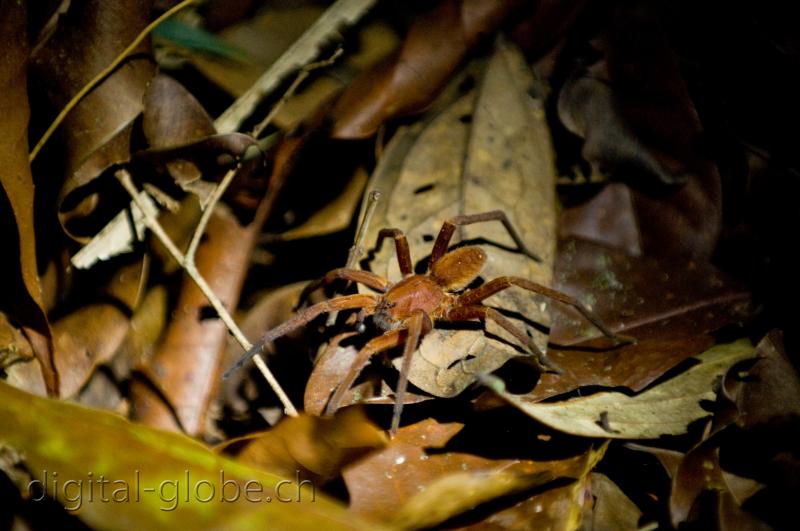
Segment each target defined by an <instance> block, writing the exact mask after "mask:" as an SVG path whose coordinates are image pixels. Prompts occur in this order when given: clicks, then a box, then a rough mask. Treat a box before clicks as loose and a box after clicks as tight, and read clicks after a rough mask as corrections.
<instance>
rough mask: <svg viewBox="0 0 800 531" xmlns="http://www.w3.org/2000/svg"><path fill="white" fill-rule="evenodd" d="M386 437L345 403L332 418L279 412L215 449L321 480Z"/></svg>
mask: <svg viewBox="0 0 800 531" xmlns="http://www.w3.org/2000/svg"><path fill="white" fill-rule="evenodd" d="M387 440H388V439H387V436H386V433H385V432H384V431H383V430H382V429H380V428H378V427H377V426H375V425H374V424H372V422H370V421H369V420H368V419H367V416H366V415H365V414H364V411H363V410H362V409H359V408H347V409H344V410H342V411H340V412H339V413H338V414H337V415H336V416H335V417H333V418H320V417H315V416H311V415H301V416H299V417H291V418H285V419H283V420H282V421H281V422H280V423H278V425H277V426H275V427H274V428H272V429H269V430H267V431H262V432H255V433H250V434H248V435H245V436H243V437H238V438H236V439H231V440H229V441H226V442H224V443H223V444H221V445H219V446H217V448H216V450H217V451H219V452H223V453H226V454H229V455H233V456H235V458H236V460H237V461H239V462H240V463H246V464H248V465H251V466H255V467H258V468H260V469H261V470H265V471H269V472H272V473H275V474H280V475H283V476H286V477H292V476H294V475H295V474H296V473H297V471H298V470H299V471H300V472H301V473H302V475H303V477H308V478H311V480H312V481H314V482H315V484H319V485H321V484H322V483H325V482H328V481H330V480H331V479H333V478H335V477H336V476H338V475H339V473H340V471H341V469H342V467H344V466H346V465H348V464H349V463H352V462H354V461H356V460H358V459H359V458H361V457H363V456H365V455H366V454H367V453H369V452H371V451H373V450H375V449H378V448H382V447H383V446H385V445H386V442H387Z"/></svg>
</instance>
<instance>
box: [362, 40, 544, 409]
mask: <svg viewBox="0 0 800 531" xmlns="http://www.w3.org/2000/svg"><path fill="white" fill-rule="evenodd" d="M533 83H534V80H533V78H532V76H531V73H530V69H529V68H528V67H527V65H526V64H525V62H524V60H523V59H522V57H521V56H520V55H519V52H518V51H516V50H515V49H514V48H513V47H511V46H510V45H509V44H506V43H504V42H502V41H500V42H499V43H498V45H497V49H496V51H495V53H494V55H493V57H492V59H491V60H490V61H489V63H488V65H487V69H486V73H485V76H484V79H483V81H482V82H481V86H480V90H479V91H478V94H477V95H474V94H472V93H470V94H467V95H465V96H463V97H462V98H460V99H459V100H458V101H457V102H455V103H454V104H452V105H451V106H450V107H449V108H447V109H445V110H444V111H443V112H442V113H441V114H440V115H438V116H437V117H435V118H434V119H433V120H432V122H431V123H430V124H429V125H428V126H427V127H426V128H425V129H424V130H423V131H422V132H420V133H419V136H418V137H417V138H416V139H415V140H413V141H412V142H413V143H412V144H411V145H410V146H409V147H407V148H405V149H408V151H407V152H406V153H405V155H404V159H403V161H402V163H400V162H399V161H397V160H396V159H394V157H395V156H397V154H402V152H403V151H404V150H405V149H397V148H392V147H391V146H390V148H389V149H387V153H386V157H385V161H382V162H381V165H380V166H379V168H378V169H377V170H376V174H375V176H374V177H373V181H372V182H371V183H370V184H369V186H368V188H369V189H372V190H380V191H381V192H383V193H384V194H385V196H386V197H387V199H386V200H385V201H382V202H381V203H379V205H378V207H377V209H376V211H375V216H374V218H373V221H372V224H371V225H370V230H369V232H368V233H367V238H366V241H367V242H374V241H375V239H376V237H377V233H378V231H379V230H380V229H382V228H385V227H396V228H400V229H401V230H403V231H404V232H405V233H406V235H407V237H408V241H409V246H410V249H411V255H412V259H414V260H416V261H418V263H422V264H423V265H424V264H425V260H426V259H427V257H428V256H429V255H430V251H431V248H432V242H433V240H434V239H435V237H436V234H437V233H438V231H439V229H440V228H441V226H442V223H443V222H444V221H445V220H446V219H448V218H450V217H453V216H456V215H459V214H472V213H479V212H486V211H490V210H496V209H502V210H503V211H505V212H506V214H507V215H508V217H509V219H510V221H511V223H512V224H513V225H514V226H515V227H516V228H517V230H518V231H519V232H520V234H521V237H522V239H523V241H524V242H525V244H526V245H527V246H528V248H530V249H533V250H534V252H536V253H537V254H538V255H539V256H540V257H541V258H542V261H541V262H540V263H539V262H534V261H533V260H531V259H530V258H528V257H526V256H525V255H523V254H522V253H520V252H519V251H518V250H517V249H516V248H515V245H514V243H513V241H512V240H511V238H510V236H509V235H508V233H507V232H506V231H505V229H504V228H503V226H502V225H501V224H500V223H479V224H476V225H471V226H467V227H463V228H461V230H460V231H458V232H457V233H456V235H457V236H456V238H454V241H458V240H460V241H462V242H467V241H469V242H472V243H480V244H483V246H484V249H485V250H486V252H487V254H488V256H489V259H488V262H487V264H486V266H485V267H484V270H483V272H482V274H481V278H482V279H483V280H490V279H492V278H495V277H498V276H502V275H513V276H521V277H524V278H527V279H530V280H533V281H535V282H539V283H540V284H544V285H548V284H550V280H551V275H552V264H553V259H554V254H555V191H554V182H555V181H554V179H555V177H554V170H553V161H552V153H551V148H550V139H549V138H550V137H549V133H548V130H547V126H546V124H545V121H544V115H543V112H542V109H541V103H540V102H539V101H537V100H534V99H532V98H531V97H530V96H529V89H530V88H531V86H532V85H533ZM407 138H409V137H404V138H402V139H401V140H398V141H397V142H403V143H406V142H408V141H409V140H407ZM395 149H396V151H395ZM392 159H394V160H392ZM390 247H391V246H388V245H385V246H384V247H383V248H382V249H380V250H377V252H375V253H374V257H371V259H370V260H368V261H367V264H368V266H369V268H370V269H371V270H372V271H374V272H376V273H378V274H380V275H382V276H385V277H386V278H389V279H390V280H393V281H396V280H398V279H399V278H400V273H399V269H398V266H397V262H396V259H395V256H394V250H393V249H391V248H390ZM487 304H488V305H490V306H493V307H499V308H503V309H506V310H508V311H509V312H511V315H512V317H513V316H520V315H522V316H525V319H524V320H523V319H515V321H516V324H517V325H518V326H521V327H524V329H525V330H526V331H527V332H528V333H529V334H530V335H531V336H532V337H534V338H535V341H536V342H537V344H539V345H541V348H542V349H544V347H545V345H546V343H547V338H546V336H545V335H544V334H543V333H542V332H541V331H540V330H539V329H538V327H537V325H546V324H548V322H549V318H548V313H547V307H548V305H549V304H550V303H549V301H548V302H543V301H539V300H537V299H536V297H535V296H533V295H531V294H530V293H524V292H520V291H518V290H514V289H511V290H507V291H504V292H502V293H500V294H498V295H495V296H493V297H491V298H490V299H488V300H487ZM524 352H525V351H524V349H523V348H522V347H521V346H518V345H517V342H516V341H515V340H514V339H513V338H512V337H511V336H510V335H508V333H507V332H505V331H504V330H502V329H501V328H500V327H497V326H496V325H494V324H493V323H489V324H488V325H487V326H486V331H484V330H483V328H482V327H481V328H480V329H477V330H476V329H470V328H469V327H468V326H465V327H463V328H458V327H455V328H454V329H448V330H441V329H434V330H433V331H431V332H430V333H428V334H427V335H426V336H425V338H424V339H423V341H422V343H421V345H420V348H419V351H418V353H417V354H416V355H415V357H414V361H413V362H412V365H411V372H410V374H409V381H411V382H412V383H413V384H414V385H416V386H417V387H420V388H421V389H423V390H425V391H427V392H429V393H432V394H434V395H436V396H445V397H449V396H454V395H456V394H458V393H460V392H461V391H463V390H464V388H466V387H467V386H468V385H470V384H471V383H473V382H474V381H475V374H477V373H479V372H490V371H493V370H495V369H496V368H498V367H499V366H501V365H502V364H503V363H504V362H506V361H507V360H508V359H509V358H511V357H514V356H517V355H519V354H520V353H524Z"/></svg>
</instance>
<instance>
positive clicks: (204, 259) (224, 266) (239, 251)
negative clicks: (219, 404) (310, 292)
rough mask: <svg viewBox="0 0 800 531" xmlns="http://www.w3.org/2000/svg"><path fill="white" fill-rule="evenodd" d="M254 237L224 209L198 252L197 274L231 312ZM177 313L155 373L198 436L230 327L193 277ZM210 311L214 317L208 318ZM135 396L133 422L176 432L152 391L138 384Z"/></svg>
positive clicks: (215, 217)
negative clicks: (226, 325) (198, 273)
mask: <svg viewBox="0 0 800 531" xmlns="http://www.w3.org/2000/svg"><path fill="white" fill-rule="evenodd" d="M255 233H257V231H256V230H255V229H254V228H253V226H244V227H243V226H241V225H240V224H239V222H238V221H237V219H236V218H235V216H234V215H233V214H232V213H231V212H230V210H228V209H227V208H225V207H224V206H223V205H219V206H217V208H216V209H215V212H214V214H212V217H211V220H210V222H209V224H208V228H207V230H206V239H205V241H204V242H203V243H202V244H201V245H200V246H199V248H198V251H197V257H196V262H197V268H198V271H199V272H200V274H201V275H202V276H203V277H204V278H205V279H206V281H207V282H208V284H209V286H211V289H212V290H213V291H214V293H215V294H216V295H217V296H218V297H219V298H220V300H221V301H222V303H223V304H224V305H225V306H226V307H227V308H235V307H236V303H237V301H238V297H239V290H240V289H241V286H242V283H243V282H244V276H245V273H246V264H247V263H248V257H249V254H250V248H251V246H252V244H253V242H254V238H255ZM176 308H177V309H178V312H177V314H176V315H174V316H173V318H172V320H171V322H170V324H169V326H168V327H167V330H166V332H165V336H164V338H163V340H162V342H161V344H160V346H159V348H158V350H157V351H156V353H155V355H154V356H153V358H152V360H151V373H152V374H154V375H157V377H158V381H159V386H160V387H161V389H163V391H164V393H165V394H166V398H168V399H169V400H170V403H171V406H172V407H173V408H174V410H175V412H176V414H177V416H178V419H179V420H180V426H181V428H182V429H184V430H185V431H186V432H187V433H190V434H198V433H200V432H201V430H203V429H204V426H205V415H206V412H207V408H208V404H209V401H210V400H211V398H212V397H213V396H214V394H215V393H216V388H217V386H218V380H219V369H220V362H221V354H222V352H223V350H224V347H225V342H226V336H227V328H225V324H224V323H223V322H222V321H221V320H220V319H219V318H218V317H217V316H216V314H215V313H214V312H213V310H211V307H210V305H209V303H208V300H207V299H206V298H205V295H203V293H202V292H201V291H200V289H199V288H198V287H197V286H196V285H195V284H194V282H193V281H192V280H191V279H189V278H188V277H186V278H185V279H184V281H183V286H182V289H181V295H180V297H179V299H178V301H177V305H176ZM209 311H211V315H207V314H206V313H207V312H209ZM204 312H206V313H204ZM132 393H133V404H134V405H133V407H134V416H135V417H134V418H136V419H137V420H139V421H140V422H142V423H145V424H148V425H153V426H158V427H162V428H165V429H176V428H177V426H178V425H177V424H176V423H175V420H174V418H173V416H172V414H171V413H170V411H169V409H166V408H165V407H164V405H163V404H162V402H161V400H160V398H159V397H157V396H155V395H153V394H152V391H151V390H150V388H149V387H147V386H144V385H141V384H138V383H134V385H133V387H132Z"/></svg>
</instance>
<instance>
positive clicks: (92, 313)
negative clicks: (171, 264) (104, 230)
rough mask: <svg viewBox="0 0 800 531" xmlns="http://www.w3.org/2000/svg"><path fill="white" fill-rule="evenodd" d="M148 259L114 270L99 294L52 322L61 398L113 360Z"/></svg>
mask: <svg viewBox="0 0 800 531" xmlns="http://www.w3.org/2000/svg"><path fill="white" fill-rule="evenodd" d="M148 269H149V259H148V258H147V257H140V258H138V259H136V260H135V261H134V262H133V263H131V264H128V265H125V266H123V267H121V268H120V269H119V271H117V272H115V273H114V274H113V276H112V278H111V280H110V281H109V283H108V285H107V286H106V287H105V289H104V290H103V292H102V293H101V294H100V296H99V297H98V298H99V300H97V301H95V302H92V303H89V304H86V305H85V306H82V307H80V308H79V309H77V310H76V311H74V312H72V313H71V314H69V315H67V316H65V317H63V318H62V319H59V320H58V321H57V322H55V323H54V324H53V335H54V337H55V345H56V368H57V369H58V372H59V375H61V398H71V397H73V396H75V394H76V393H77V392H78V391H79V390H80V388H81V387H82V386H83V385H84V384H85V383H86V381H87V380H88V379H89V377H90V376H91V375H92V372H93V371H94V369H95V367H96V366H97V365H98V364H102V363H105V362H108V361H110V360H111V358H112V356H113V355H114V353H115V352H116V351H117V348H118V347H119V346H120V344H122V341H123V339H124V338H125V335H126V334H127V333H128V330H129V328H130V316H131V315H132V314H133V311H134V310H135V309H136V307H137V306H138V304H139V301H140V300H141V297H142V291H143V288H144V285H145V283H146V282H147V276H148Z"/></svg>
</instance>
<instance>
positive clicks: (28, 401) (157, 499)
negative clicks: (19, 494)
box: [0, 382, 376, 529]
mask: <svg viewBox="0 0 800 531" xmlns="http://www.w3.org/2000/svg"><path fill="white" fill-rule="evenodd" d="M0 403H2V404H3V407H2V408H0V442H2V444H3V445H7V446H9V447H11V448H16V449H20V451H22V450H24V463H25V466H26V468H27V470H28V471H29V472H30V475H31V477H32V478H33V479H34V480H36V481H38V483H37V484H33V485H32V486H31V488H32V489H33V493H36V488H37V487H38V488H42V489H43V490H44V492H45V493H46V494H47V495H49V496H52V497H53V498H55V499H57V500H58V502H59V503H61V504H62V505H63V506H64V507H66V508H68V509H71V510H73V511H74V512H75V513H76V514H77V515H78V516H79V517H80V518H81V519H82V520H83V521H84V522H85V523H86V524H88V525H90V526H92V527H96V528H106V529H125V528H130V527H131V526H133V527H136V528H140V529H156V528H164V527H174V526H175V525H181V526H183V525H188V526H190V527H194V528H198V529H200V528H202V529H209V528H223V527H224V528H226V529H252V528H253V527H254V526H259V525H262V524H263V523H264V522H269V525H270V526H271V527H273V528H275V529H320V528H324V529H334V528H335V529H353V528H359V529H375V528H376V524H374V523H370V524H368V523H367V522H366V521H365V520H362V519H361V518H359V517H357V516H356V515H353V514H348V513H347V512H345V510H344V508H342V507H340V506H339V504H337V503H336V502H334V501H332V500H330V499H329V498H328V497H327V496H326V495H325V494H323V493H322V492H320V491H318V490H317V489H316V487H315V486H314V485H313V484H312V483H310V482H309V483H303V484H302V485H301V484H299V480H300V478H298V477H297V476H291V477H292V479H289V478H283V477H281V476H278V475H274V474H270V473H267V472H264V471H261V470H259V469H257V468H254V467H249V466H247V465H244V464H241V463H237V462H235V461H232V460H230V459H226V458H224V457H222V456H219V455H216V454H215V453H214V452H212V451H211V450H210V449H208V448H206V447H205V446H204V445H202V444H200V443H198V442H197V441H195V440H193V439H190V438H188V437H186V436H183V435H180V434H176V433H165V432H163V431H158V430H154V429H152V428H148V427H145V426H141V425H137V424H132V423H130V422H128V421H126V420H124V419H122V418H120V417H119V416H117V415H112V414H109V413H105V412H100V411H93V410H89V409H86V408H84V407H80V406H76V405H73V404H68V403H63V402H56V401H52V400H46V399H43V398H38V397H34V396H31V395H28V394H26V393H23V392H22V391H19V390H16V389H14V388H12V387H10V386H9V385H8V384H6V383H4V382H0ZM56 474H58V476H57V478H56ZM295 479H296V481H295ZM101 481H103V482H105V481H107V483H104V484H102V485H98V483H100V482H101ZM281 481H285V482H286V483H280V482H281ZM295 483H297V484H295ZM72 485H75V486H77V487H78V488H77V489H75V488H73V487H72ZM248 485H250V486H251V488H250V489H249V490H248V487H247V486H248ZM290 485H291V486H292V487H293V488H291V489H290V488H288V486H290ZM103 487H108V488H107V490H103ZM281 487H284V488H283V489H281ZM186 488H188V489H190V490H189V491H188V492H189V497H188V499H187V498H184V497H183V494H180V493H183V492H186V491H185V489H186ZM281 490H283V491H284V492H283V493H281V492H280V491H281ZM211 491H213V493H212V494H211V496H209V493H211ZM290 491H291V493H290ZM76 494H80V495H79V496H76ZM179 494H180V495H179ZM289 496H291V498H289ZM268 499H269V500H270V501H274V503H265V502H266V501H267V500H268ZM288 499H290V500H291V501H292V503H278V501H280V500H288ZM211 500H213V501H214V502H215V503H212V502H211ZM221 500H224V501H221Z"/></svg>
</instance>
